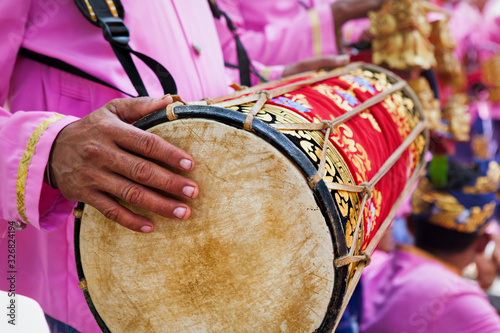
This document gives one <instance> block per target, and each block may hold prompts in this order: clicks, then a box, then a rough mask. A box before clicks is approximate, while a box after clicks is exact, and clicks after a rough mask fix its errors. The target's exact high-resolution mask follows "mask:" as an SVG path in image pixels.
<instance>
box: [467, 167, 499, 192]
mask: <svg viewBox="0 0 500 333" xmlns="http://www.w3.org/2000/svg"><path fill="white" fill-rule="evenodd" d="M499 182H500V166H499V165H498V163H497V162H495V161H491V162H490V163H489V164H488V171H487V172H486V176H484V177H478V178H477V180H476V184H475V185H474V186H467V187H464V193H466V194H483V193H492V192H495V191H496V190H497V188H498V183H499Z"/></svg>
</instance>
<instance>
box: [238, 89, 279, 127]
mask: <svg viewBox="0 0 500 333" xmlns="http://www.w3.org/2000/svg"><path fill="white" fill-rule="evenodd" d="M256 94H257V95H258V96H259V99H258V100H257V102H256V103H255V104H254V106H253V107H252V109H251V110H250V112H249V113H248V114H247V117H246V118H245V121H244V122H243V128H244V129H245V130H247V131H252V122H253V120H254V118H255V116H256V115H257V113H259V111H260V110H261V109H262V107H263V106H264V104H266V102H267V101H270V100H271V99H272V98H273V96H272V94H271V92H269V91H267V90H260V91H257V92H256Z"/></svg>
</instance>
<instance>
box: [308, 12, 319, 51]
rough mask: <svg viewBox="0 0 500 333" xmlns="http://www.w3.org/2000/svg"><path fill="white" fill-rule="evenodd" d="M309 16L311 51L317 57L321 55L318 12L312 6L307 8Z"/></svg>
mask: <svg viewBox="0 0 500 333" xmlns="http://www.w3.org/2000/svg"><path fill="white" fill-rule="evenodd" d="M309 17H310V18H311V27H312V34H313V52H314V56H315V57H319V56H321V55H322V50H321V27H320V20H319V14H318V12H317V11H316V10H315V9H314V8H312V9H310V10H309Z"/></svg>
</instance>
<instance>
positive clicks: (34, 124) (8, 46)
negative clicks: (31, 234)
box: [0, 0, 78, 230]
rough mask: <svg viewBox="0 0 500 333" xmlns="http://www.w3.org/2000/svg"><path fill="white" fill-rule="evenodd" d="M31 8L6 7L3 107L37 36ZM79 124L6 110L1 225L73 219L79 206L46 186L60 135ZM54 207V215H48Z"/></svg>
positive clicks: (0, 20)
mask: <svg viewBox="0 0 500 333" xmlns="http://www.w3.org/2000/svg"><path fill="white" fill-rule="evenodd" d="M30 6H31V1H28V0H20V1H2V2H0V30H1V31H2V35H3V36H5V37H6V38H0V49H1V50H2V53H1V54H0V73H1V75H2V76H1V80H0V106H1V105H4V104H5V103H6V100H7V95H8V93H9V84H10V78H11V76H12V71H13V68H14V64H15V62H16V58H17V53H18V50H19V48H20V46H21V44H22V42H23V39H24V38H29V36H32V35H33V34H35V33H36V30H34V28H35V27H28V29H26V25H25V24H26V22H27V20H28V14H29V11H30ZM30 29H31V30H30ZM11 93H12V92H11ZM76 119H78V118H75V117H64V116H62V115H58V114H56V113H50V112H43V111H39V112H16V113H14V114H11V113H10V112H8V111H7V110H6V109H4V108H1V107H0V184H1V186H0V219H2V220H7V221H19V222H23V223H30V224H32V225H33V226H35V227H37V228H41V229H45V230H51V229H53V228H55V227H56V225H55V224H53V222H52V221H62V220H64V219H60V218H59V219H56V218H54V214H66V215H67V214H69V213H71V207H72V206H73V205H74V204H73V203H71V202H70V201H67V200H65V199H62V198H61V196H60V193H59V191H54V190H52V189H51V188H49V187H48V186H46V185H44V184H43V177H44V171H45V166H46V164H47V160H48V156H49V154H50V148H51V146H52V142H53V141H54V139H55V137H56V136H57V133H58V132H59V131H60V130H61V129H62V128H63V127H64V126H66V125H67V124H69V123H70V122H73V121H75V120H76ZM70 206H71V207H70ZM49 207H51V208H53V209H54V210H52V211H51V212H48V211H46V210H47V209H48V208H49ZM40 208H41V209H40Z"/></svg>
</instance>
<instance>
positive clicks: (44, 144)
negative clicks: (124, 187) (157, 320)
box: [0, 0, 230, 332]
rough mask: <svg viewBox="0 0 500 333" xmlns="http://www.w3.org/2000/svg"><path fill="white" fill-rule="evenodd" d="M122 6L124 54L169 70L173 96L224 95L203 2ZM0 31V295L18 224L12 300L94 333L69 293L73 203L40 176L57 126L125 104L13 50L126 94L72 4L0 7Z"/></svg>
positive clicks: (96, 33) (93, 31)
mask: <svg viewBox="0 0 500 333" xmlns="http://www.w3.org/2000/svg"><path fill="white" fill-rule="evenodd" d="M122 3H123V5H124V8H125V13H126V14H125V23H126V24H127V26H128V27H129V28H130V31H131V42H130V45H131V46H132V48H133V49H135V50H137V51H139V52H142V53H145V54H147V55H149V56H151V57H152V58H154V59H156V60H157V61H159V62H160V63H162V64H163V65H164V66H165V67H167V68H168V69H169V71H170V72H171V73H172V75H173V76H174V78H175V79H176V82H177V87H178V90H179V95H181V96H182V97H183V98H184V99H186V100H198V99H201V98H204V97H215V96H220V95H223V94H226V93H229V92H230V91H229V90H230V89H229V88H227V87H228V84H229V83H230V82H228V80H227V79H226V77H225V76H224V75H222V73H224V67H223V57H222V51H221V49H220V45H219V41H218V37H217V33H216V29H215V26H214V22H213V19H212V15H211V12H210V10H209V7H208V3H207V1H201V0H198V1H196V0H172V1H160V0H151V1H148V2H147V3H145V2H140V1H132V0H122ZM0 28H1V31H2V36H3V38H0V49H1V50H2V55H1V56H0V73H2V80H1V81H0V106H1V105H6V106H7V107H8V110H11V112H12V113H10V112H9V111H7V109H2V108H0V184H1V187H0V219H1V220H2V221H1V222H2V223H0V235H3V237H2V239H1V244H0V246H1V253H2V260H0V269H1V273H0V274H2V276H1V278H0V289H2V290H8V289H9V284H8V281H7V280H6V277H5V276H4V275H5V274H7V271H8V270H9V269H8V268H7V253H8V252H7V243H8V242H7V238H5V232H4V231H5V229H6V227H7V221H21V222H26V223H28V224H29V225H28V226H27V228H26V229H25V230H21V231H17V232H16V235H15V244H16V263H15V269H16V271H17V275H16V292H17V293H19V294H22V295H26V296H28V297H31V298H34V299H35V300H37V301H38V302H39V303H40V305H41V306H42V308H43V309H44V311H45V312H46V313H47V314H49V315H50V316H52V317H54V318H56V319H58V320H60V321H62V322H64V323H67V324H69V325H71V326H73V327H75V328H76V329H78V330H80V331H82V332H98V331H100V330H99V329H98V326H97V324H96V323H95V321H94V318H93V317H92V315H91V313H90V311H89V309H88V307H87V304H86V302H85V300H84V297H83V293H82V292H81V291H80V290H79V289H78V279H77V275H76V270H75V258H74V250H73V217H72V216H71V214H72V208H73V205H74V203H73V202H69V201H67V200H65V199H64V198H62V197H61V195H60V193H59V191H57V190H52V189H51V188H50V187H48V186H47V185H45V184H44V183H43V176H44V169H45V166H46V163H47V159H48V156H49V153H50V148H51V145H52V142H53V141H54V139H55V137H56V136H57V134H58V132H59V131H60V130H61V129H62V128H63V127H64V126H66V125H67V124H69V123H71V122H74V121H76V120H78V119H79V117H83V116H85V115H86V114H88V113H90V112H91V111H92V110H95V109H97V108H99V107H101V106H102V105H104V104H105V103H107V102H108V101H110V100H111V99H114V98H118V97H126V96H123V95H122V94H121V93H119V92H117V91H115V90H113V89H110V88H107V87H104V86H101V85H99V84H96V83H93V82H90V81H87V80H85V79H82V78H79V77H75V76H73V75H70V74H67V73H64V72H61V71H59V70H57V69H54V68H50V67H48V66H45V65H42V64H39V63H37V62H34V61H32V60H29V59H25V58H22V57H19V56H18V55H17V53H18V50H19V48H20V47H24V48H27V49H29V50H31V51H34V52H38V53H41V54H44V55H47V56H50V57H55V58H58V59H60V60H63V61H65V62H67V63H70V64H72V65H73V66H76V67H78V68H80V69H82V70H83V71H85V72H88V73H90V74H92V75H94V76H96V77H98V78H100V79H102V80H104V81H106V82H108V83H110V84H112V85H114V86H116V87H118V88H120V89H122V90H124V91H127V92H130V93H135V91H134V89H133V88H132V85H131V83H130V81H129V79H128V77H127V76H126V74H125V73H124V71H123V70H122V67H121V65H120V63H119V62H118V60H117V58H116V57H115V55H114V53H113V51H112V50H111V47H110V45H109V43H108V42H106V41H105V40H104V38H103V36H102V31H101V30H100V29H99V28H97V27H95V26H93V25H91V24H90V23H89V22H88V21H86V20H85V18H84V17H83V15H82V14H81V13H80V12H79V11H78V9H77V7H76V5H75V4H74V3H73V1H70V0H39V1H28V0H20V1H1V2H0ZM196 44H197V45H196ZM193 45H196V47H193ZM196 49H198V52H197V50H196ZM137 64H138V68H139V71H140V72H142V73H143V80H144V82H145V84H146V87H147V88H148V91H149V93H150V95H151V96H155V97H158V96H161V95H163V94H162V91H161V89H160V88H159V85H158V84H157V81H156V80H157V79H156V77H153V74H152V73H150V71H149V70H148V69H146V68H145V66H144V65H143V64H142V63H141V62H139V61H138V62H137ZM21 110H22V111H21ZM62 114H66V115H67V116H62ZM75 149H78V147H75ZM39 229H40V230H39ZM47 231H51V232H50V233H47ZM20 311H22V310H20ZM24 319H26V318H24Z"/></svg>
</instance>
